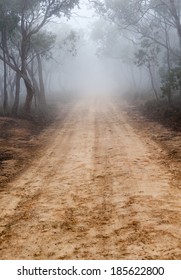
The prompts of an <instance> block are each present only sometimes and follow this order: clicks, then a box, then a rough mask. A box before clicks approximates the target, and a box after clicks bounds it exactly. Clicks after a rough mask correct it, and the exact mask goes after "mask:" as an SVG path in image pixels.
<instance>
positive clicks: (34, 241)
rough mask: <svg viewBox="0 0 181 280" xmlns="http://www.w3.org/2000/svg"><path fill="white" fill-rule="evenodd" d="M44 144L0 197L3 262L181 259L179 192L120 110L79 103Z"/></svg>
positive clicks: (154, 150)
mask: <svg viewBox="0 0 181 280" xmlns="http://www.w3.org/2000/svg"><path fill="white" fill-rule="evenodd" d="M45 138H46V141H47V138H48V139H49V140H48V142H49V143H48V144H46V146H45V148H44V150H43V152H41V153H40V154H39V156H38V157H37V158H35V159H34V161H33V162H32V165H31V166H30V167H29V168H28V170H26V171H25V172H23V174H21V175H20V176H19V177H18V178H16V179H15V180H14V181H13V182H11V183H9V184H8V185H6V188H3V190H2V191H1V195H0V257H1V259H181V190H180V189H178V188H177V187H176V184H175V179H174V174H173V173H172V172H171V170H170V168H169V167H167V165H165V164H164V161H163V159H164V157H165V151H164V150H163V149H162V148H161V147H160V146H159V145H158V144H157V143H156V142H155V141H153V140H152V139H151V138H150V137H149V135H148V136H147V135H146V134H145V133H141V132H140V130H138V129H137V128H136V127H134V125H133V122H131V121H130V119H129V116H128V114H127V113H126V112H124V110H123V109H122V110H121V109H120V107H119V106H117V104H116V103H115V102H111V101H108V100H106V99H105V100H102V101H99V100H94V101H92V100H91V101H89V102H88V101H86V102H85V101H81V102H78V103H76V104H75V105H74V106H73V107H72V110H70V112H69V114H68V115H67V117H66V118H65V120H64V123H63V125H62V123H60V124H58V122H57V123H56V124H55V126H54V128H50V129H49V130H48V131H47V132H46V133H45V134H44V135H42V141H45ZM46 141H45V142H46Z"/></svg>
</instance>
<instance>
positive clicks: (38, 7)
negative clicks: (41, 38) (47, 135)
mask: <svg viewBox="0 0 181 280" xmlns="http://www.w3.org/2000/svg"><path fill="white" fill-rule="evenodd" d="M7 2H8V5H9V6H8V13H13V14H15V15H16V16H17V17H18V20H19V21H18V23H17V25H16V32H17V34H18V35H17V37H18V39H19V40H18V42H17V44H15V45H14V47H15V48H17V53H18V56H19V59H18V63H17V59H16V57H14V56H13V55H11V53H10V52H9V48H8V45H7V43H6V46H5V47H3V52H5V55H4V54H2V55H0V59H1V60H2V61H3V62H4V63H5V64H7V65H9V67H11V69H12V70H14V71H15V72H16V74H17V77H18V79H20V78H22V79H23V81H24V84H25V87H26V91H27V94H26V101H25V106H24V108H25V112H26V114H29V113H30V110H31V104H32V100H33V97H34V94H35V88H34V84H33V82H32V81H31V79H30V77H29V75H28V69H27V64H28V60H29V57H30V56H31V39H32V37H33V36H35V35H36V34H38V33H39V32H40V30H41V29H42V28H43V27H44V26H45V25H46V24H48V23H49V22H50V20H51V19H52V18H54V17H61V16H67V17H70V15H71V11H72V9H73V8H74V7H75V5H78V0H71V1H70V0H62V1H56V0H41V1H40V0H39V1H38V0H33V1H32V0H31V1H30V0H14V1H11V2H10V3H9V1H7ZM6 6H7V3H6V1H1V5H0V9H1V11H3V10H4V9H5V7H6ZM8 39H9V38H8ZM1 41H2V40H1ZM1 45H2V44H1Z"/></svg>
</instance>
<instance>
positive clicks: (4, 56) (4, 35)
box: [2, 31, 8, 115]
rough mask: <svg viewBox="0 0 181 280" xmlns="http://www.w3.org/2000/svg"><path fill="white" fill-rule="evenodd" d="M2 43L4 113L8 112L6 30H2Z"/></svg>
mask: <svg viewBox="0 0 181 280" xmlns="http://www.w3.org/2000/svg"><path fill="white" fill-rule="evenodd" d="M2 44H3V60H4V61H3V67H4V102H3V111H4V114H5V115H6V114H7V113H8V92H7V65H6V62H5V61H6V52H5V44H6V31H4V32H2Z"/></svg>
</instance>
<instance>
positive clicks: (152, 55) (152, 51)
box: [135, 39, 160, 68]
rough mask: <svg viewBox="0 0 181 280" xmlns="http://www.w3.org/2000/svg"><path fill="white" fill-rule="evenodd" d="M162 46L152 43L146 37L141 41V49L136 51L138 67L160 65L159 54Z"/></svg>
mask: <svg viewBox="0 0 181 280" xmlns="http://www.w3.org/2000/svg"><path fill="white" fill-rule="evenodd" d="M159 52H160V47H159V46H158V45H155V44H151V43H150V42H149V40H147V39H144V40H143V41H142V43H141V49H139V50H138V51H137V52H135V64H136V65H137V66H138V67H142V66H146V67H147V68H149V67H150V65H151V64H154V65H157V66H158V55H159Z"/></svg>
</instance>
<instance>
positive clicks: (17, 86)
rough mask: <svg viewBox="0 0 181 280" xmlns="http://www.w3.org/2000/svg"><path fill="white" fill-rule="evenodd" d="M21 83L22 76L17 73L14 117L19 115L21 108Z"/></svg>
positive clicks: (13, 108)
mask: <svg viewBox="0 0 181 280" xmlns="http://www.w3.org/2000/svg"><path fill="white" fill-rule="evenodd" d="M20 81H21V76H20V75H19V74H18V73H17V74H16V92H15V100H14V104H13V107H12V114H13V115H14V116H17V114H18V108H19V95H20Z"/></svg>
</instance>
